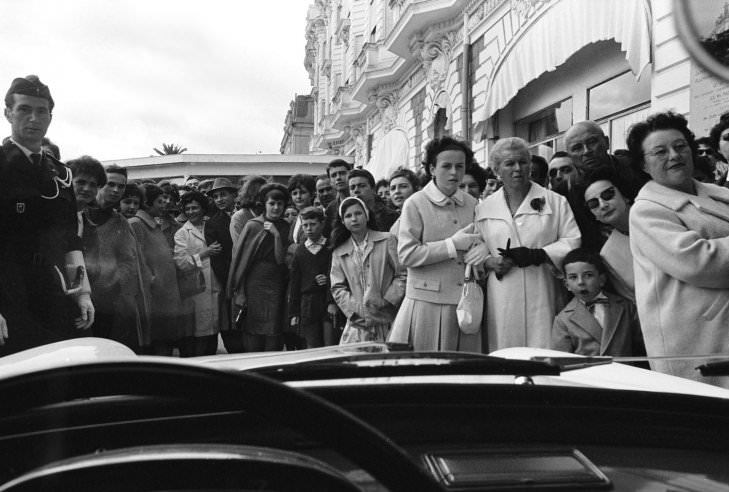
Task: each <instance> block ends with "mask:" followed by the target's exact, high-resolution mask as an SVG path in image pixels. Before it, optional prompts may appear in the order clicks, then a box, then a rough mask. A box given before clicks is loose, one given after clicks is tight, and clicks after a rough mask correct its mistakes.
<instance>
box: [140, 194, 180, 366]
mask: <svg viewBox="0 0 729 492" xmlns="http://www.w3.org/2000/svg"><path fill="white" fill-rule="evenodd" d="M165 209H166V205H165V197H164V191H163V190H162V188H160V187H159V186H157V185H153V184H145V185H144V200H143V202H142V209H141V210H138V211H137V215H136V216H135V217H132V218H131V219H129V224H130V225H131V226H132V229H133V230H134V235H135V236H136V238H137V241H138V242H139V245H140V248H141V250H142V254H143V255H144V263H145V265H146V271H148V272H149V273H150V275H151V286H150V302H149V305H150V309H151V313H150V314H151V316H150V328H151V334H150V337H151V350H152V353H153V354H154V355H172V352H173V349H174V347H176V346H178V344H179V342H180V340H181V339H182V338H183V337H184V336H187V335H189V334H190V333H188V332H187V329H188V328H189V326H186V325H185V324H184V323H180V312H181V311H182V302H181V300H180V291H179V289H178V286H177V270H176V267H175V261H174V258H173V253H172V248H171V247H170V244H169V242H168V241H167V238H166V237H165V234H164V232H162V228H161V227H160V224H159V223H158V222H157V221H156V220H155V219H156V218H158V217H160V216H161V215H162V214H163V213H164V212H165Z"/></svg>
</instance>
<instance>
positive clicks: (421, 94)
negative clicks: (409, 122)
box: [410, 87, 425, 169]
mask: <svg viewBox="0 0 729 492" xmlns="http://www.w3.org/2000/svg"><path fill="white" fill-rule="evenodd" d="M410 109H411V110H412V112H413V121H414V124H415V128H414V129H413V133H414V135H413V137H414V138H413V143H414V145H415V152H413V155H414V156H415V157H414V158H415V163H414V164H415V165H414V168H415V169H420V166H421V163H422V161H423V156H422V152H423V112H424V111H425V87H423V88H422V89H420V90H419V91H418V93H417V94H415V95H414V96H413V98H412V99H411V100H410Z"/></svg>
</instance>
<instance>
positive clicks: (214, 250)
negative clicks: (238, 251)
mask: <svg viewBox="0 0 729 492" xmlns="http://www.w3.org/2000/svg"><path fill="white" fill-rule="evenodd" d="M222 252H223V246H221V244H220V243H219V242H217V241H215V242H214V243H212V244H210V245H208V247H207V248H205V249H204V250H202V252H201V253H200V258H202V259H203V260H204V259H205V258H208V257H209V256H217V255H219V254H220V253H222Z"/></svg>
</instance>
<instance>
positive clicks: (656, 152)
mask: <svg viewBox="0 0 729 492" xmlns="http://www.w3.org/2000/svg"><path fill="white" fill-rule="evenodd" d="M670 148H672V149H673V151H674V152H676V153H677V154H686V153H688V152H691V148H690V147H689V144H688V143H686V142H677V143H675V144H673V145H672V146H670ZM668 149H669V147H658V148H656V149H653V150H651V151H649V152H646V153H645V155H648V156H651V157H654V158H656V159H659V160H661V161H666V160H668Z"/></svg>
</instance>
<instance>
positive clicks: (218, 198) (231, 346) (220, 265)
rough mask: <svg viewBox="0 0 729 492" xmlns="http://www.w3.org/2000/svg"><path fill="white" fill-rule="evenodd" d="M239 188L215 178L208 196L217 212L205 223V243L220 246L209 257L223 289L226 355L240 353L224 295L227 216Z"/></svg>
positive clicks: (230, 249)
mask: <svg viewBox="0 0 729 492" xmlns="http://www.w3.org/2000/svg"><path fill="white" fill-rule="evenodd" d="M237 192H238V189H237V188H236V187H235V186H233V183H231V181H230V180H229V179H228V178H215V180H214V181H213V185H212V187H211V188H210V191H209V192H208V195H209V196H210V197H211V198H212V199H213V203H215V207H216V208H217V209H218V210H217V212H216V213H215V214H214V215H213V216H212V217H210V219H209V220H208V221H207V222H206V223H205V242H206V243H207V244H208V245H212V244H215V243H218V244H220V246H221V247H222V250H221V252H220V254H219V255H215V256H211V257H210V267H211V268H212V270H213V275H214V276H215V278H216V279H217V280H218V282H219V283H220V285H221V286H222V288H221V291H220V293H219V296H218V308H219V309H218V311H219V312H220V318H219V319H220V336H221V338H222V339H223V344H224V345H225V349H226V350H227V351H228V353H238V352H243V332H242V331H240V330H235V329H234V328H235V327H234V326H233V323H232V322H231V319H230V314H231V307H230V305H229V304H228V300H227V299H226V296H225V286H226V285H227V284H228V270H230V262H231V257H232V255H233V239H232V238H231V236H230V217H231V215H233V212H235V196H236V193H237Z"/></svg>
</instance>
